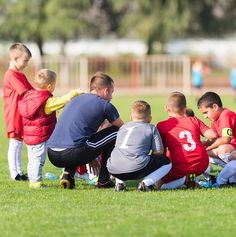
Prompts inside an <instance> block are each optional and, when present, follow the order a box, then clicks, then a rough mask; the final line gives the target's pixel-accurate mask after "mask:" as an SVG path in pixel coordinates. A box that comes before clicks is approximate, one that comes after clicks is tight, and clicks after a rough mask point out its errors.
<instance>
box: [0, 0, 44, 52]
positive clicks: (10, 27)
mask: <svg viewBox="0 0 236 237" xmlns="http://www.w3.org/2000/svg"><path fill="white" fill-rule="evenodd" d="M46 2H47V0H30V1H28V0H21V1H19V0H18V1H17V0H15V1H13V0H11V1H3V2H2V4H1V7H2V8H3V9H4V11H3V15H1V22H0V34H1V39H3V40H10V41H34V42H36V44H37V45H38V47H39V50H40V53H41V54H43V49H42V46H43V43H44V37H43V32H42V26H43V25H44V24H45V20H46V16H45V14H44V7H45V4H46Z"/></svg>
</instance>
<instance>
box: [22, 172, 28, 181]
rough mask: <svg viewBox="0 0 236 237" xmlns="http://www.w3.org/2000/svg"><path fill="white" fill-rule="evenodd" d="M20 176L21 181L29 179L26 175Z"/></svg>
mask: <svg viewBox="0 0 236 237" xmlns="http://www.w3.org/2000/svg"><path fill="white" fill-rule="evenodd" d="M20 176H21V180H22V181H28V180H29V178H28V176H27V174H24V173H23V174H22V175H20Z"/></svg>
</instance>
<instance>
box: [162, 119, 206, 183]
mask: <svg viewBox="0 0 236 237" xmlns="http://www.w3.org/2000/svg"><path fill="white" fill-rule="evenodd" d="M157 128H158V130H159V132H160V135H161V137H162V140H163V144H164V146H165V147H166V148H167V156H168V157H169V158H170V159H171V161H172V168H171V170H170V172H169V173H168V174H167V175H166V176H165V177H163V179H162V180H163V181H164V182H165V183H168V182H170V181H173V180H176V179H178V178H181V177H184V176H185V175H188V174H191V173H195V174H196V175H200V174H202V173H203V172H204V171H205V170H206V169H207V166H208V164H209V158H208V155H207V151H206V149H205V147H204V146H203V144H202V142H201V140H200V138H201V136H203V134H204V132H205V131H206V130H207V129H209V127H208V126H207V125H205V124H204V123H203V122H202V121H201V120H199V119H198V118H196V117H185V116H184V117H176V118H174V117H170V118H169V119H167V120H165V121H162V122H159V123H158V124H157Z"/></svg>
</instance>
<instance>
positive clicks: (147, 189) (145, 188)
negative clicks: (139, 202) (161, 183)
mask: <svg viewBox="0 0 236 237" xmlns="http://www.w3.org/2000/svg"><path fill="white" fill-rule="evenodd" d="M138 191H139V192H150V191H155V188H154V186H153V185H149V186H147V185H146V184H145V183H144V182H141V183H139V185H138Z"/></svg>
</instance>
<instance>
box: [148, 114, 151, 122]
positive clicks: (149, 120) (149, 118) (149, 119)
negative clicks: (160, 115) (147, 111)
mask: <svg viewBox="0 0 236 237" xmlns="http://www.w3.org/2000/svg"><path fill="white" fill-rule="evenodd" d="M151 121H152V115H150V116H149V117H148V123H151Z"/></svg>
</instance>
